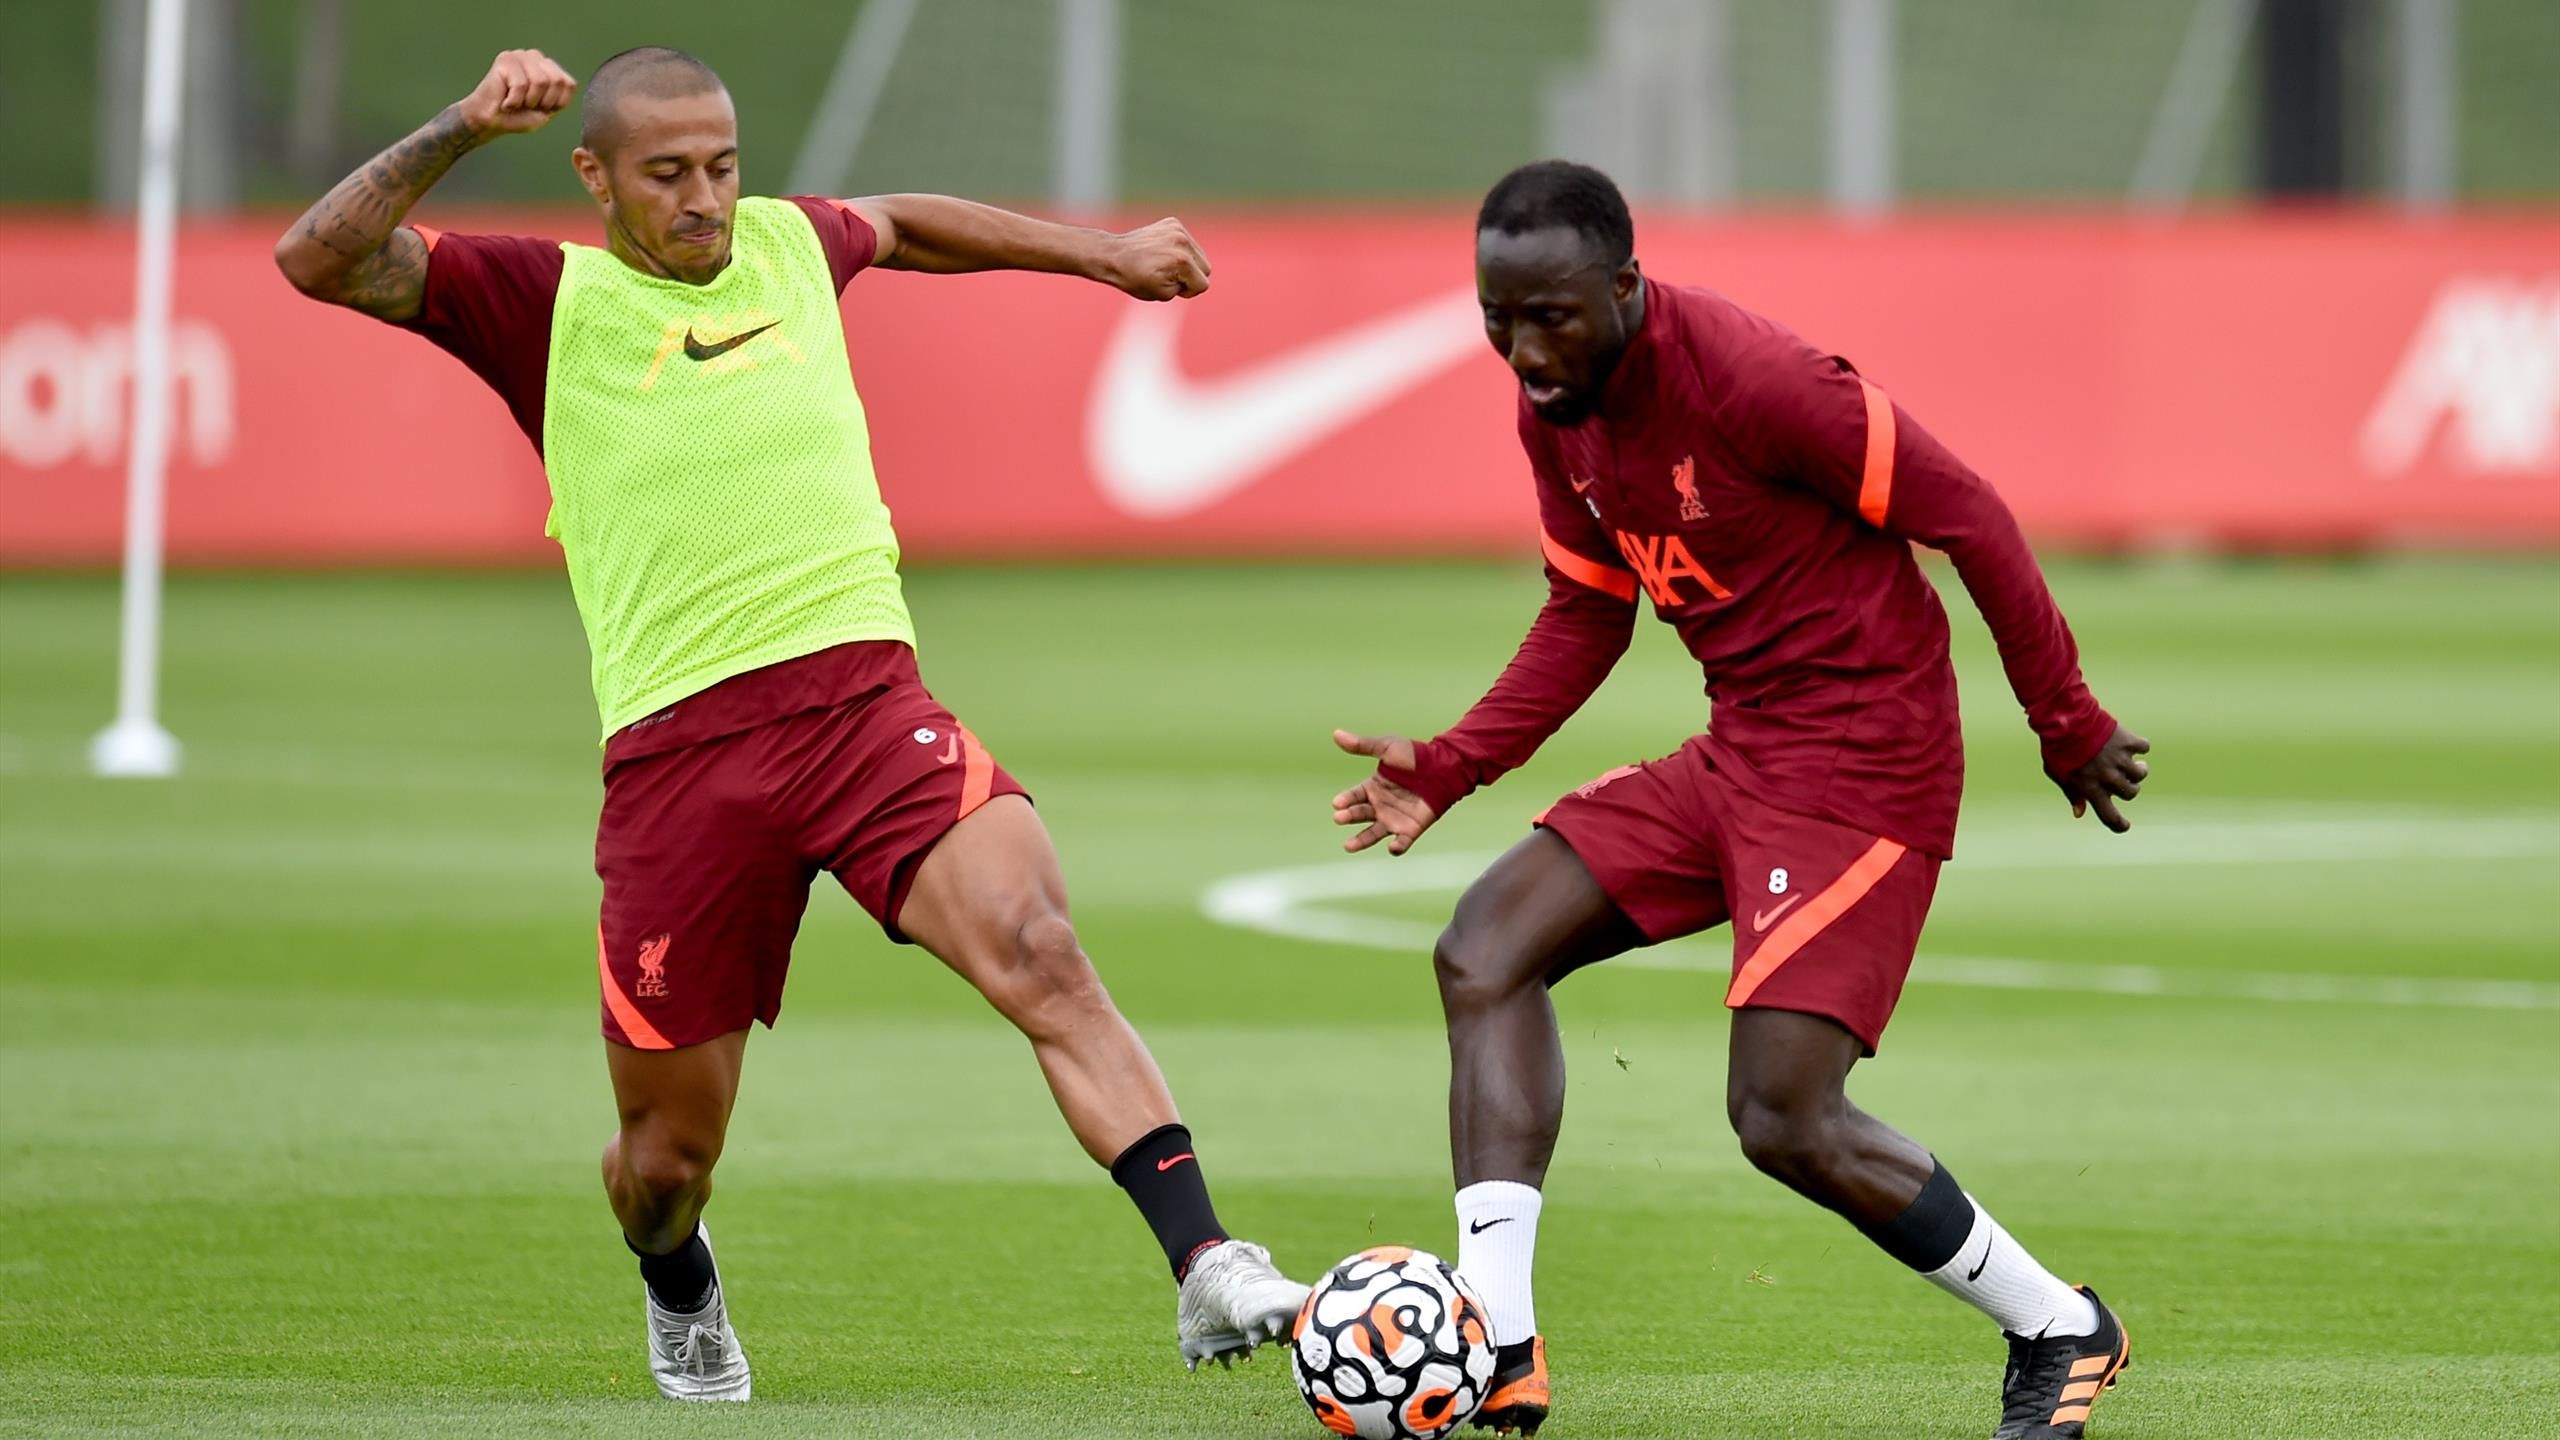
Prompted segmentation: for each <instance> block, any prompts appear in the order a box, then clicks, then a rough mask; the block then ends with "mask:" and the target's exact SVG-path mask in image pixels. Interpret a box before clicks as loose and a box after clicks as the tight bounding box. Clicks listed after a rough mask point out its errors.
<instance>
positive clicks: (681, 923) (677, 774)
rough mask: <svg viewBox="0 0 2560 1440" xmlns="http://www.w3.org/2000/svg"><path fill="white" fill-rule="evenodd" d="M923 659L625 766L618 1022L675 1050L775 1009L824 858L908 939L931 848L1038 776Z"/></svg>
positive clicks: (612, 814)
mask: <svg viewBox="0 0 2560 1440" xmlns="http://www.w3.org/2000/svg"><path fill="white" fill-rule="evenodd" d="M913 674H914V672H913V667H912V665H911V664H910V665H909V666H908V667H907V671H906V676H905V677H904V678H902V679H900V680H899V681H898V682H897V683H894V684H891V685H889V686H887V687H886V688H884V689H880V690H876V691H873V692H871V693H869V694H866V695H863V696H860V697H858V698H855V699H852V700H847V701H844V702H842V703H840V704H836V705H831V706H827V707H825V708H820V709H810V710H803V711H801V712H799V713H797V714H793V715H786V716H784V717H783V718H781V719H778V720H772V721H768V722H766V723H764V724H761V725H757V726H754V727H753V728H750V729H745V730H741V731H738V732H736V733H733V734H727V735H721V736H717V737H715V738H712V739H707V740H703V741H700V742H698V743H695V744H691V745H685V746H682V747H680V748H676V749H670V750H663V751H659V752H657V753H653V754H647V755H643V756H640V757H638V758H635V759H629V760H623V761H620V762H618V763H611V764H609V765H608V766H607V768H606V770H605V775H604V813H603V815H602V816H601V817H600V818H599V819H598V820H597V822H596V873H597V874H598V875H599V876H601V877H603V880H604V913H603V918H602V920H601V921H600V922H599V924H598V926H597V931H596V946H597V953H596V964H597V968H598V969H600V970H601V971H602V972H603V980H604V984H603V989H604V1034H605V1038H606V1039H608V1040H612V1041H616V1042H618V1043H620V1044H624V1045H629V1046H633V1047H635V1048H638V1049H642V1050H671V1049H674V1048H676V1047H677V1046H681V1045H696V1044H700V1043H701V1042H703V1041H705V1040H710V1039H713V1038H715V1037H717V1036H720V1035H725V1034H727V1033H729V1032H730V1031H732V1030H739V1029H744V1028H745V1027H746V1024H747V1022H748V1021H750V1020H761V1021H763V1022H764V1023H765V1024H766V1025H771V1024H772V1023H773V1020H774V1016H775V1015H777V1014H779V1013H780V1012H781V1009H782V982H783V976H784V974H785V973H786V972H787V971H788V970H789V968H790V965H791V942H792V939H793V937H794V936H796V935H797V934H799V931H800V915H801V912H802V911H803V910H804V909H806V908H807V906H808V903H809V885H810V882H812V881H813V880H815V879H816V878H817V875H818V872H819V871H821V870H823V871H826V872H828V873H830V874H832V875H834V876H835V877H836V879H837V881H838V882H839V883H841V884H842V885H843V886H844V888H845V891H846V893H847V894H850V895H851V896H853V898H854V900H855V901H856V902H857V903H859V904H860V905H861V906H862V908H863V909H864V910H867V911H869V912H870V913H871V918H873V919H874V920H877V921H879V922H880V925H881V928H882V929H884V930H886V931H887V932H888V933H889V936H890V938H891V939H893V940H899V941H904V939H905V938H906V937H905V936H903V935H901V934H899V932H898V927H897V918H898V911H899V910H900V908H901V907H902V906H904V904H905V903H906V898H907V887H908V886H909V885H911V884H912V883H914V880H915V873H916V867H917V866H918V865H919V864H921V863H922V862H923V860H924V857H925V853H926V852H927V851H929V850H931V849H932V848H933V846H934V844H935V842H936V841H939V840H940V839H941V838H942V836H943V834H944V833H945V832H946V831H948V830H950V828H951V827H952V826H953V825H955V824H958V823H959V821H960V819H961V817H963V816H965V815H967V814H969V813H970V812H971V811H974V810H976V809H977V808H978V807H979V806H981V805H983V804H985V803H986V802H987V801H989V800H991V799H993V798H995V797H996V796H999V795H1020V794H1023V793H1024V791H1023V788H1022V787H1021V786H1020V785H1019V784H1016V783H1015V782H1014V779H1013V777H1012V776H1010V775H1007V774H1006V773H1005V772H1004V770H1003V769H1002V767H1000V766H998V765H997V764H996V763H995V760H994V758H993V757H991V756H989V755H988V754H987V752H986V750H985V748H984V747H982V746H980V745H979V744H978V741H977V738H976V737H975V736H973V735H971V734H970V733H969V732H968V731H967V730H965V729H963V728H962V727H961V725H960V722H959V721H958V720H956V719H954V718H952V714H951V712H950V711H948V710H946V709H944V708H943V707H942V704H941V702H940V701H937V700H935V699H934V698H933V696H932V695H931V694H930V693H929V692H927V691H926V689H925V688H924V684H923V682H922V681H921V680H917V679H915V678H913Z"/></svg>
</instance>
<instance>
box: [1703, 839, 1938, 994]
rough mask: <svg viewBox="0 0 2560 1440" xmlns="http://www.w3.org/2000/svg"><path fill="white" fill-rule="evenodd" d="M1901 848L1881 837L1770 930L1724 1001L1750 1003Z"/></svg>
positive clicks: (1886, 867) (1872, 881) (1861, 895)
mask: <svg viewBox="0 0 2560 1440" xmlns="http://www.w3.org/2000/svg"><path fill="white" fill-rule="evenodd" d="M1902 852H1903V846H1902V844H1901V842H1899V841H1894V840H1878V841H1877V842H1876V843H1875V844H1873V845H1870V846H1868V847H1867V853H1866V854H1864V855H1861V856H1859V857H1858V858H1857V859H1856V860H1855V861H1854V862H1852V863H1851V864H1850V866H1849V868H1848V869H1846V870H1843V871H1841V872H1840V878H1839V879H1837V880H1834V881H1832V882H1831V884H1830V886H1829V887H1828V888H1827V889H1825V890H1824V891H1823V892H1822V893H1821V894H1819V895H1816V896H1814V897H1813V898H1812V899H1811V900H1808V901H1806V902H1805V904H1804V908H1802V909H1800V910H1798V911H1796V913H1794V914H1793V915H1790V916H1788V917H1787V918H1786V920H1785V921H1784V922H1783V923H1781V924H1780V925H1779V926H1778V928H1777V929H1775V930H1772V931H1770V932H1769V938H1768V939H1766V940H1763V941H1761V942H1760V948H1759V949H1758V950H1756V951H1754V952H1752V956H1751V962H1750V963H1749V964H1747V965H1745V966H1743V967H1742V968H1741V969H1740V970H1737V971H1735V972H1734V976H1733V988H1732V989H1730V990H1727V991H1726V992H1725V995H1724V1003H1725V1004H1726V1005H1727V1006H1728V1007H1731V1008H1735V1009H1739V1008H1740V1007H1742V1006H1744V1005H1747V1004H1749V1003H1751V996H1752V994H1753V993H1754V992H1756V991H1757V990H1759V988H1760V986H1761V984H1762V983H1763V982H1765V981H1766V980H1768V978H1769V977H1770V976H1771V975H1773V974H1775V973H1777V969H1778V967H1779V966H1781V965H1784V964H1786V963H1787V961H1789V960H1790V959H1793V958H1794V956H1795V953H1796V952H1797V951H1799V950H1802V949H1803V948H1804V947H1805V946H1806V945H1808V944H1810V943H1811V942H1812V940H1813V937H1815V936H1816V935H1819V934H1821V933H1822V932H1823V931H1825V930H1827V929H1829V928H1831V922H1832V921H1834V920H1837V919H1839V918H1840V917H1841V916H1842V915H1843V914H1845V913H1847V911H1848V909H1849V907H1850V906H1852V905H1855V904H1857V903H1858V902H1859V901H1860V900H1862V899H1865V898H1866V894H1867V892H1868V891H1870V890H1873V889H1874V888H1876V882H1877V881H1879V880H1881V879H1883V878H1884V876H1885V872H1886V871H1888V870H1891V869H1892V868H1893V865H1894V862H1895V861H1897V860H1900V859H1901V858H1902Z"/></svg>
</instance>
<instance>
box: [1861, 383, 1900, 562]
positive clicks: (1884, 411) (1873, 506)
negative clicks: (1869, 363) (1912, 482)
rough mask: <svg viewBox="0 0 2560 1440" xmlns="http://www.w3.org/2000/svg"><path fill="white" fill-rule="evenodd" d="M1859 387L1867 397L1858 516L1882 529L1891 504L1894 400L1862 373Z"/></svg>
mask: <svg viewBox="0 0 2560 1440" xmlns="http://www.w3.org/2000/svg"><path fill="white" fill-rule="evenodd" d="M1858 388H1859V389H1860V390H1863V391H1865V392H1866V396H1867V470H1866V474H1865V475H1864V476H1863V477H1861V478H1860V480H1859V481H1858V516H1859V518H1860V519H1863V520H1865V521H1866V522H1867V523H1868V524H1870V525H1873V526H1876V527H1877V528H1879V529H1881V528H1883V525H1884V513H1885V510H1886V508H1887V507H1889V506H1890V505H1892V503H1893V401H1891V400H1889V399H1887V398H1886V397H1885V393H1884V392H1883V391H1882V390H1879V389H1877V388H1876V387H1875V386H1873V385H1870V384H1868V383H1867V379H1866V377H1865V376H1863V375H1861V376H1859V377H1858Z"/></svg>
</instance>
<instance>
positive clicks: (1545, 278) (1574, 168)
mask: <svg viewBox="0 0 2560 1440" xmlns="http://www.w3.org/2000/svg"><path fill="white" fill-rule="evenodd" d="M1635 251H1636V227H1635V222H1633V221H1632V220H1629V219H1628V218H1627V201H1626V197H1625V196H1623V195H1620V194H1619V193H1618V187H1617V186H1616V185H1615V184H1614V183H1612V182H1611V181H1610V179H1609V177H1608V176H1606V175H1603V174H1601V173H1600V172H1599V171H1597V170H1594V169H1592V168H1591V167H1590V166H1588V165H1576V164H1574V163H1573V162H1571V161H1569V160H1542V161H1539V162H1538V163H1537V164H1535V165H1523V166H1521V167H1520V168H1519V169H1517V170H1514V171H1512V172H1511V173H1510V174H1508V175H1505V176H1503V177H1502V179H1501V180H1500V181H1499V182H1498V183H1496V184H1495V185H1494V187H1493V189H1492V191H1491V192H1489V193H1488V194H1486V196H1485V197H1484V205H1483V207H1482V208H1480V209H1479V210H1477V211H1476V299H1477V300H1478V301H1479V302H1480V303H1481V304H1482V305H1483V307H1484V333H1485V338H1486V339H1487V340H1490V341H1491V342H1493V348H1494V349H1495V350H1497V351H1499V352H1500V353H1501V355H1502V358H1503V359H1504V361H1506V362H1507V363H1508V364H1509V365H1510V366H1511V369H1512V371H1513V373H1514V374H1516V375H1518V376H1519V377H1520V389H1521V394H1522V395H1523V396H1524V397H1525V398H1526V399H1527V400H1528V402H1529V405H1530V407H1531V408H1532V409H1534V410H1535V411H1536V412H1537V413H1538V416H1539V418H1541V419H1543V420H1545V421H1547V422H1548V423H1549V424H1552V425H1574V424H1579V423H1580V422H1581V420H1582V419H1583V417H1584V416H1587V415H1589V414H1590V413H1591V411H1592V409H1593V407H1594V406H1596V405H1597V404H1598V403H1599V400H1600V393H1601V390H1602V389H1603V388H1604V387H1605V386H1606V385H1607V384H1608V383H1609V376H1610V375H1611V374H1612V373H1613V372H1615V371H1616V369H1617V367H1618V357H1619V356H1621V355H1623V354H1625V353H1626V349H1627V345H1628V343H1629V342H1630V341H1631V340H1632V339H1633V338H1634V337H1635V334H1636V332H1637V331H1638V330H1639V329H1641V328H1642V327H1643V325H1644V275H1643V273H1642V272H1641V271H1640V270H1639V269H1638V268H1637V266H1636V260H1635Z"/></svg>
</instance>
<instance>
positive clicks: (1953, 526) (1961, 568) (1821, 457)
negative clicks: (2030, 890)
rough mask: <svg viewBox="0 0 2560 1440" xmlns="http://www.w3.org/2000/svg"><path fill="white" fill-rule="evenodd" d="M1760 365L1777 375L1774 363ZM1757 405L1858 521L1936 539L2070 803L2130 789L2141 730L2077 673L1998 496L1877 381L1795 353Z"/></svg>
mask: <svg viewBox="0 0 2560 1440" xmlns="http://www.w3.org/2000/svg"><path fill="white" fill-rule="evenodd" d="M1764 373H1771V374H1785V372H1784V371H1781V370H1779V369H1778V367H1774V366H1773V367H1769V368H1768V370H1767V371H1765V372H1764ZM1763 399H1764V403H1763V404H1762V405H1761V406H1760V407H1759V408H1760V410H1761V412H1762V413H1763V414H1765V415H1767V416H1768V417H1769V424H1770V430H1769V435H1770V438H1771V440H1772V441H1773V443H1774V445H1775V446H1776V448H1777V449H1778V451H1779V454H1780V457H1781V459H1782V461H1783V463H1785V464H1787V465H1788V466H1789V467H1790V469H1791V470H1792V471H1793V473H1795V474H1797V475H1798V476H1800V477H1801V478H1802V479H1803V480H1804V481H1805V482H1806V483H1807V484H1808V485H1810V486H1811V487H1812V488H1814V489H1815V490H1816V491H1818V492H1820V493H1822V494H1823V495H1825V496H1827V497H1828V498H1830V499H1831V500H1833V501H1834V502H1835V503H1837V504H1839V505H1841V506H1842V507H1843V508H1845V509H1849V510H1852V511H1854V512H1855V513H1856V514H1857V515H1858V517H1859V518H1860V519H1862V520H1864V521H1865V522H1866V523H1867V524H1869V525H1873V526H1875V527H1877V528H1878V529H1881V530H1883V531H1884V532H1885V533H1886V534H1889V535H1897V536H1900V537H1902V538H1904V539H1907V540H1916V541H1918V542H1919V543H1921V544H1923V545H1926V546H1928V547H1929V548H1930V549H1933V550H1938V551H1942V552H1944V553H1945V555H1946V556H1947V558H1948V559H1949V560H1951V561H1953V562H1954V564H1955V567H1956V576H1957V578H1958V579H1960V580H1962V581H1963V582H1964V588H1965V593H1967V594H1968V595H1971V596H1972V597H1973V603H1974V608H1976V609H1978V610H1980V611H1981V612H1982V618H1983V621H1984V623H1985V624H1987V625H1988V626H1989V627H1990V629H1991V638H1992V641H1993V643H1995V644H1996V645H1998V647H1999V650H2000V664H2001V667H2002V668H2003V669H2004V670H2006V671H2007V672H2008V676H2009V688H2010V690H2011V691H2012V692H2014V693H2015V694H2016V695H2017V697H2018V703H2019V705H2020V706H2022V707H2024V708H2025V710H2026V712H2027V723H2028V724H2029V725H2030V726H2032V727H2033V728H2034V730H2035V732H2036V738H2037V740H2038V742H2039V743H2040V745H2041V746H2042V749H2043V752H2044V768H2045V774H2046V775H2048V776H2049V777H2051V778H2052V780H2053V783H2054V784H2055V785H2056V786H2058V787H2059V788H2060V789H2061V791H2062V793H2063V795H2064V797H2065V798H2066V799H2068V800H2069V801H2070V802H2071V813H2072V814H2073V815H2074V816H2078V815H2082V814H2085V813H2087V812H2088V811H2089V810H2090V809H2092V808H2094V809H2095V810H2096V811H2097V812H2098V818H2099V820H2100V821H2102V822H2104V823H2105V825H2106V827H2107V828H2108V829H2110V830H2116V831H2122V830H2128V829H2131V828H2132V822H2130V821H2128V820H2126V819H2125V818H2124V815H2123V813H2122V812H2121V811H2119V810H2118V809H2117V808H2116V802H2117V801H2119V800H2131V799H2133V798H2134V797H2135V795H2137V794H2139V793H2140V792H2141V789H2142V781H2143V778H2144V777H2145V776H2147V775H2149V774H2150V773H2151V767H2150V765H2149V764H2148V763H2147V762H2145V761H2144V760H2142V759H2141V758H2140V757H2141V756H2142V755H2144V754H2146V753H2148V752H2149V750H2150V749H2151V743H2150V742H2149V741H2147V740H2145V739H2143V738H2142V737H2141V736H2139V735H2136V734H2134V733H2133V732H2132V731H2130V730H2127V729H2125V728H2124V727H2123V726H2122V725H2119V724H2117V723H2116V720H2115V717H2114V716H2112V715H2109V714H2108V713H2107V712H2106V710H2105V709H2104V708H2102V707H2101V706H2100V705H2099V704H2098V701H2097V697H2096V696H2094V695H2091V694H2090V693H2089V687H2088V684H2087V683H2086V682H2085V681H2083V680H2082V678H2081V675H2080V649H2079V646H2078V644H2077V643H2076V642H2074V641H2073V639H2072V638H2071V627H2070V625H2069V624H2067V623H2066V622H2065V621H2064V620H2063V618H2062V609H2061V607H2060V606H2058V605H2056V604H2055V603H2054V600H2053V592H2052V591H2050V590H2048V589H2047V588H2046V587H2045V583H2044V572H2043V571H2041V570H2039V569H2038V568H2037V567H2036V557H2035V554H2034V552H2033V551H2031V550H2029V549H2028V548H2027V540H2026V536H2025V535H2024V534H2023V533H2021V532H2020V531H2019V529H2018V521H2017V518H2016V517H2015V516H2013V515H2012V514H2010V513H2009V506H2008V504H2007V502H2005V501H2003V500H2002V499H2001V498H2000V495H1999V492H1997V491H1995V490H1993V489H1992V488H1991V486H1990V484H1989V483H1988V482H1986V481H1985V480H1984V479H1983V478H1982V477H1981V476H1979V475H1977V474H1975V473H1974V472H1973V470H1972V468H1971V467H1970V466H1968V465H1966V464H1965V463H1964V462H1963V461H1962V460H1959V459H1957V458H1956V456H1955V454H1954V453H1953V452H1952V451H1950V450H1948V449H1947V447H1946V446H1944V445H1942V444H1940V443H1938V439H1937V437H1936V436H1933V435H1931V434H1930V433H1929V432H1928V431H1926V430H1924V429H1922V428H1921V427H1920V424H1919V422H1918V421H1916V420H1914V419H1912V418H1911V416H1910V414H1909V413H1908V412H1907V411H1904V410H1903V409H1902V408H1901V407H1900V406H1898V405H1895V404H1894V403H1893V401H1892V400H1891V399H1890V398H1889V397H1887V396H1886V395H1885V393H1884V391H1882V390H1881V389H1879V388H1877V387H1876V386H1875V385H1874V384H1872V383H1870V382H1869V381H1868V380H1866V379H1865V378H1864V377H1862V376H1860V375H1858V374H1857V373H1856V372H1855V371H1852V370H1849V369H1846V368H1845V367H1844V366H1842V365H1841V364H1840V362H1837V361H1835V360H1833V359H1831V358H1830V357H1828V356H1815V355H1812V354H1811V352H1809V351H1808V352H1806V353H1805V363H1804V364H1803V365H1802V366H1801V367H1799V368H1796V369H1795V371H1794V373H1793V374H1791V375H1786V378H1785V379H1784V380H1783V381H1782V382H1780V387H1779V388H1773V389H1772V390H1771V391H1770V392H1768V393H1767V394H1766V395H1765V396H1764V397H1763Z"/></svg>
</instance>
